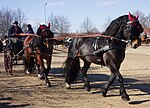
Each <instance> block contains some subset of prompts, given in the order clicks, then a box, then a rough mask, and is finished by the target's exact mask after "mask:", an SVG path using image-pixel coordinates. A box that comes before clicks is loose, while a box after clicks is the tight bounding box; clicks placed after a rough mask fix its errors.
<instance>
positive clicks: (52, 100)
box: [0, 46, 150, 108]
mask: <svg viewBox="0 0 150 108" xmlns="http://www.w3.org/2000/svg"><path fill="white" fill-rule="evenodd" d="M65 58H66V53H62V52H59V51H54V54H53V61H52V70H51V73H50V74H49V79H50V81H51V83H52V85H53V87H51V88H47V87H45V85H44V81H41V80H39V79H38V78H37V77H36V74H34V75H31V76H27V75H25V74H24V73H23V68H22V66H16V67H14V72H13V76H9V75H7V74H6V73H5V72H4V69H3V68H4V66H3V55H2V54H1V55H0V59H1V61H0V108H149V106H150V47H148V46H142V47H139V48H138V49H136V50H133V49H131V48H127V50H126V58H125V60H124V62H123V63H122V66H121V69H120V71H121V73H122V75H123V77H124V81H125V87H126V88H127V93H128V94H129V95H130V98H131V100H130V101H129V102H124V101H122V100H121V98H120V96H118V94H119V87H118V84H117V81H116V82H115V83H114V84H113V85H112V86H111V88H110V91H109V92H108V96H107V97H105V98H104V97H102V96H100V95H99V91H100V89H99V88H100V87H101V86H102V85H103V84H104V83H106V81H107V80H108V78H109V75H110V73H109V71H108V69H107V68H106V67H103V68H101V66H98V65H94V64H92V66H91V68H90V69H89V71H88V75H89V78H90V81H91V86H92V90H91V92H87V91H86V90H84V89H83V83H82V81H81V80H78V81H77V83H76V84H73V85H72V89H70V90H66V89H65V88H64V78H63V75H62V73H61V66H62V63H63V62H64V60H65Z"/></svg>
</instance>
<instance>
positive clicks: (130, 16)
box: [128, 12, 139, 21]
mask: <svg viewBox="0 0 150 108" xmlns="http://www.w3.org/2000/svg"><path fill="white" fill-rule="evenodd" d="M138 18H139V15H136V17H135V16H133V15H132V14H131V13H130V12H129V14H128V19H129V21H136V20H138Z"/></svg>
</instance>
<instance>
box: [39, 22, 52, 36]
mask: <svg viewBox="0 0 150 108" xmlns="http://www.w3.org/2000/svg"><path fill="white" fill-rule="evenodd" d="M37 35H39V36H41V37H42V38H53V37H54V34H53V33H52V32H51V30H50V23H49V24H48V26H46V25H44V24H43V25H40V27H39V28H38V30H37Z"/></svg>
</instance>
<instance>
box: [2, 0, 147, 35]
mask: <svg viewBox="0 0 150 108" xmlns="http://www.w3.org/2000/svg"><path fill="white" fill-rule="evenodd" d="M46 3H47V4H46ZM3 8H8V9H10V10H17V9H18V8H21V9H22V11H23V12H24V14H25V18H26V19H27V23H31V24H34V23H35V22H36V21H38V22H40V23H41V24H43V23H45V12H46V19H47V18H48V16H50V15H51V14H53V15H56V16H64V17H66V18H68V20H69V21H70V24H71V31H72V32H76V31H77V30H79V28H80V26H81V24H82V23H83V21H84V20H85V18H86V17H88V18H89V19H90V20H91V21H92V23H93V24H94V26H95V27H96V28H98V30H99V31H100V32H102V31H104V24H105V23H106V20H107V19H108V18H110V19H112V20H113V19H115V18H117V17H119V16H121V15H126V14H128V13H129V12H131V13H133V12H135V11H137V10H138V11H140V12H143V13H144V14H145V15H146V16H147V15H148V14H149V13H150V0H0V9H3Z"/></svg>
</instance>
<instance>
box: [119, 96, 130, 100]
mask: <svg viewBox="0 0 150 108" xmlns="http://www.w3.org/2000/svg"><path fill="white" fill-rule="evenodd" d="M121 98H122V100H123V101H129V100H130V98H129V96H123V97H121Z"/></svg>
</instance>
